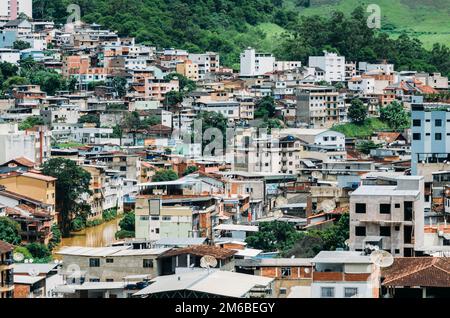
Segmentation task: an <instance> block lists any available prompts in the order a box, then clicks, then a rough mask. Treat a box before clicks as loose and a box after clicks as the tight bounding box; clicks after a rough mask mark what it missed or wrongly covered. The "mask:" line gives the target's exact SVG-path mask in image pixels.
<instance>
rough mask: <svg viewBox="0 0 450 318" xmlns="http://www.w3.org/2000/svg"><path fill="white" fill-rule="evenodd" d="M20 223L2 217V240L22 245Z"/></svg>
mask: <svg viewBox="0 0 450 318" xmlns="http://www.w3.org/2000/svg"><path fill="white" fill-rule="evenodd" d="M19 230H20V225H19V223H17V222H15V221H13V220H11V219H10V218H8V217H4V216H2V217H0V240H1V241H5V242H7V243H10V244H13V245H17V244H20V241H21V238H20V235H19Z"/></svg>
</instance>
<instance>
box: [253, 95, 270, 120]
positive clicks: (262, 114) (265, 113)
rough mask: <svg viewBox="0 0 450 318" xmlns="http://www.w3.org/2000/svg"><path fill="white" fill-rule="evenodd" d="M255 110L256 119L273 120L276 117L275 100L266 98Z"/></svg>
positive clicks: (261, 100) (258, 103)
mask: <svg viewBox="0 0 450 318" xmlns="http://www.w3.org/2000/svg"><path fill="white" fill-rule="evenodd" d="M255 109H256V110H255V118H264V119H266V120H267V119H268V118H272V117H273V116H274V115H275V100H274V99H273V97H270V96H265V97H263V98H261V99H260V100H259V101H258V102H257V103H256V107H255Z"/></svg>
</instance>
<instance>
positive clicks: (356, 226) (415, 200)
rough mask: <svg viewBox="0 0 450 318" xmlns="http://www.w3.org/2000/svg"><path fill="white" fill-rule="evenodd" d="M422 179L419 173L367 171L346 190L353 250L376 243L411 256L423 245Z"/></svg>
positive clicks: (381, 246) (359, 249)
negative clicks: (353, 185)
mask: <svg viewBox="0 0 450 318" xmlns="http://www.w3.org/2000/svg"><path fill="white" fill-rule="evenodd" d="M423 192H424V182H423V177H420V176H401V175H400V176H399V175H391V174H389V173H385V174H383V173H380V174H369V175H367V176H366V177H364V178H362V185H361V186H360V187H358V188H357V189H356V190H355V191H353V192H352V193H351V194H350V243H349V247H350V249H351V250H354V251H363V250H365V249H366V247H367V246H368V245H371V246H378V247H379V249H382V250H386V251H388V252H390V253H392V254H393V255H395V256H402V257H403V256H414V254H415V248H421V247H422V246H423V235H424V200H423V195H422V194H423Z"/></svg>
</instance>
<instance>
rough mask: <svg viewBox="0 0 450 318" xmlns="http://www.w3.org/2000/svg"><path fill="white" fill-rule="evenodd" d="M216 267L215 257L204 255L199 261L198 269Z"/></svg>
mask: <svg viewBox="0 0 450 318" xmlns="http://www.w3.org/2000/svg"><path fill="white" fill-rule="evenodd" d="M216 266H217V260H216V258H215V257H213V256H210V255H205V256H203V257H202V258H201V259H200V267H202V268H215V267H216Z"/></svg>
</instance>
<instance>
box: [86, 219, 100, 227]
mask: <svg viewBox="0 0 450 318" xmlns="http://www.w3.org/2000/svg"><path fill="white" fill-rule="evenodd" d="M103 223H104V221H103V220H101V219H96V220H92V221H87V222H86V227H94V226H97V225H100V224H103Z"/></svg>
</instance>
